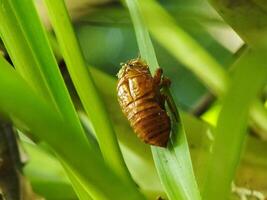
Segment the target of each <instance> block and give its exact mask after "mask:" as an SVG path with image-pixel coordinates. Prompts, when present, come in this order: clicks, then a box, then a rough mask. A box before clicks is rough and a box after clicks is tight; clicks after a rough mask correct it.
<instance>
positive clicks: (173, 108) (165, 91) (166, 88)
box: [160, 77, 179, 121]
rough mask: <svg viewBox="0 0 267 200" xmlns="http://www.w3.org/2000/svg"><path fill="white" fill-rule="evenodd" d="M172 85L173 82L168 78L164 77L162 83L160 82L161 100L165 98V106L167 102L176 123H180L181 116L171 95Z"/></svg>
mask: <svg viewBox="0 0 267 200" xmlns="http://www.w3.org/2000/svg"><path fill="white" fill-rule="evenodd" d="M170 85H171V80H170V79H169V78H167V77H162V79H161V82H160V88H161V89H162V90H161V96H162V97H161V99H162V98H164V101H163V105H164V103H165V101H166V102H167V104H168V107H169V109H170V111H171V112H172V114H173V115H174V117H175V119H176V121H179V114H178V111H177V108H176V105H175V103H174V100H173V98H172V96H171V95H170V91H169V87H170Z"/></svg>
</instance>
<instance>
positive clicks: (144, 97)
mask: <svg viewBox="0 0 267 200" xmlns="http://www.w3.org/2000/svg"><path fill="white" fill-rule="evenodd" d="M151 84H153V82H152V77H145V76H142V77H135V78H134V79H131V78H129V79H123V80H121V81H120V83H119V84H118V91H119V94H121V95H122V96H120V95H119V102H120V105H121V107H122V110H123V112H124V114H125V115H126V116H127V118H128V120H129V121H130V124H131V126H132V127H133V129H134V131H135V133H136V134H137V136H138V137H139V138H140V139H141V140H142V141H144V142H146V143H148V144H151V145H156V146H161V147H166V146H167V142H168V139H169V134H170V120H169V117H168V115H167V114H166V111H165V110H163V109H162V108H161V107H160V105H159V102H158V96H157V95H158V94H157V93H156V91H155V90H154V87H153V85H151ZM150 85H151V86H150ZM144 86H145V87H144ZM133 88H134V89H133Z"/></svg>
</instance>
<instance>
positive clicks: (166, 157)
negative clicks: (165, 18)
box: [125, 0, 201, 200]
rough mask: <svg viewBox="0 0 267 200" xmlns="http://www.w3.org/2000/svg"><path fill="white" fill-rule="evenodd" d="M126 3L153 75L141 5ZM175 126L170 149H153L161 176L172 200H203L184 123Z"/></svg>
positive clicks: (153, 60)
mask: <svg viewBox="0 0 267 200" xmlns="http://www.w3.org/2000/svg"><path fill="white" fill-rule="evenodd" d="M125 2H126V5H127V7H128V9H129V11H130V15H131V18H132V21H133V25H134V29H135V33H136V37H137V42H138V46H139V49H140V52H141V57H142V58H144V59H146V62H147V63H148V65H149V66H150V70H151V71H152V72H154V71H155V70H156V69H157V68H158V62H157V58H156V55H155V51H154V48H153V44H152V42H151V39H150V37H149V33H148V31H147V28H146V26H145V23H144V21H143V16H142V14H144V13H142V12H140V11H141V10H140V4H141V1H136V0H126V1H125ZM176 114H177V113H175V115H176ZM173 122H174V123H173V124H172V137H171V138H170V142H169V144H168V148H167V149H161V148H159V147H152V148H151V149H152V153H153V157H154V161H155V164H156V168H157V171H158V174H159V176H160V179H161V182H162V184H163V186H164V188H165V191H166V193H167V195H168V197H169V198H170V199H171V200H177V199H181V200H189V199H190V200H200V199H201V197H200V193H199V190H198V187H197V183H196V180H195V177H194V172H193V167H192V163H191V158H190V153H189V148H188V144H187V140H186V135H185V132H184V129H183V127H182V124H180V123H181V122H177V121H176V120H173ZM185 175H186V177H184V176H185Z"/></svg>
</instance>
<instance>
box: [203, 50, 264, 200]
mask: <svg viewBox="0 0 267 200" xmlns="http://www.w3.org/2000/svg"><path fill="white" fill-rule="evenodd" d="M265 58H266V53H265V52H264V51H247V52H246V54H244V55H243V56H242V57H241V58H240V59H239V60H238V61H237V63H236V67H237V69H236V72H235V74H234V77H233V80H232V83H231V86H230V88H229V91H228V92H227V94H226V96H225V99H224V101H223V106H222V110H221V112H220V114H219V118H218V123H217V127H216V130H215V141H214V144H213V146H212V155H211V159H210V160H209V164H208V168H207V175H206V178H205V179H206V180H205V184H204V188H203V198H204V199H207V200H213V199H218V200H220V199H221V200H225V199H227V198H229V193H230V187H231V182H232V181H233V179H234V176H235V172H236V169H237V166H238V164H239V161H240V157H241V153H242V150H243V145H244V142H245V139H246V127H247V121H248V113H249V107H250V106H251V104H252V103H253V101H254V100H255V98H256V97H257V95H258V93H259V91H260V89H261V88H262V87H263V85H264V83H266V80H267V68H266V66H265V63H264V59H265ZM222 172H223V173H222Z"/></svg>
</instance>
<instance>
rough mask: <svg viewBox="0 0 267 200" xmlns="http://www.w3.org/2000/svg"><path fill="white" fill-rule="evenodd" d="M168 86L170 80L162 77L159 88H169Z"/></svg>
mask: <svg viewBox="0 0 267 200" xmlns="http://www.w3.org/2000/svg"><path fill="white" fill-rule="evenodd" d="M170 85H171V80H170V79H169V78H167V77H165V76H163V77H162V78H161V81H160V88H169V87H170Z"/></svg>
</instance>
